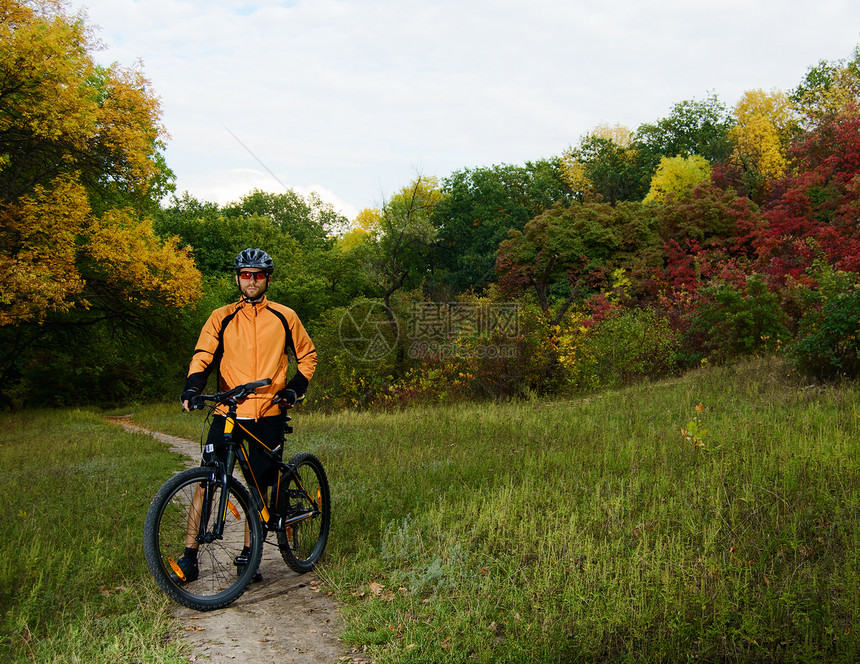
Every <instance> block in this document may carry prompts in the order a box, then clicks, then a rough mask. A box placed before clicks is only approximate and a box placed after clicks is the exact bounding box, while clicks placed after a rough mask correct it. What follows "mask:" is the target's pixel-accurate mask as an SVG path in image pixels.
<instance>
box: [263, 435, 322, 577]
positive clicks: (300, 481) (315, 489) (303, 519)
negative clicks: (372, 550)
mask: <svg viewBox="0 0 860 664" xmlns="http://www.w3.org/2000/svg"><path fill="white" fill-rule="evenodd" d="M289 466H290V468H291V469H292V470H290V471H284V472H282V473H281V478H280V482H279V484H278V486H277V488H276V495H277V503H276V506H275V509H276V511H277V513H278V514H279V515H280V516H281V518H282V520H283V521H282V523H283V527H281V528H279V529H278V546H279V547H280V549H281V556H282V557H283V559H284V562H285V563H287V565H288V566H289V568H290V569H291V570H293V571H294V572H298V573H299V574H304V573H305V572H310V571H311V570H312V569H313V568H314V565H316V564H317V562H318V561H319V559H320V557H321V556H322V554H323V551H324V550H325V545H326V542H327V541H328V531H329V526H330V524H331V496H330V494H329V486H328V478H327V477H326V474H325V470H323V466H322V463H320V460H319V459H317V458H316V457H315V456H314V455H313V454H310V453H308V452H301V453H299V454H296V455H295V456H294V457H293V458H292V459H290V463H289Z"/></svg>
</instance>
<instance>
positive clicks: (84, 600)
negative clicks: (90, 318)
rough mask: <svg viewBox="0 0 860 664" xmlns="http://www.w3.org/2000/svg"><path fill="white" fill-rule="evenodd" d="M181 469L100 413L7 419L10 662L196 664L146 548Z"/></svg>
mask: <svg viewBox="0 0 860 664" xmlns="http://www.w3.org/2000/svg"><path fill="white" fill-rule="evenodd" d="M178 467H179V466H178V464H177V460H176V457H175V456H171V455H169V454H167V453H165V451H164V445H162V444H159V443H157V442H156V441H154V440H153V439H152V438H150V437H148V436H140V435H129V434H126V433H124V432H122V430H121V429H120V428H119V427H118V426H116V425H112V424H108V423H106V422H105V421H104V420H103V419H102V418H101V417H100V416H99V415H98V414H95V413H88V412H84V411H77V410H68V411H59V410H58V411H40V412H30V413H24V414H17V415H6V416H5V417H4V420H3V427H2V428H0V468H2V472H0V496H2V509H0V533H2V539H0V661H3V662H87V663H88V664H89V663H100V662H105V663H112V664H114V663H116V662H131V661H135V662H137V661H140V662H142V661H146V662H181V661H185V660H184V658H183V657H182V656H181V655H182V650H183V649H182V645H181V643H180V642H178V641H173V640H171V639H170V630H171V623H170V620H169V613H168V612H167V611H166V610H165V609H166V605H167V603H166V601H165V599H164V598H163V596H162V595H161V594H160V593H158V592H156V589H155V586H154V583H152V582H151V580H150V579H149V575H148V573H147V571H146V565H145V563H144V561H143V553H142V547H141V532H142V529H143V518H144V515H145V512H146V508H147V506H148V504H149V501H150V500H151V498H152V495H153V494H154V493H155V491H156V489H157V488H158V487H159V486H160V485H161V483H162V482H163V481H164V479H165V478H166V477H169V476H170V474H171V473H172V472H173V471H174V470H176V469H177V468H178Z"/></svg>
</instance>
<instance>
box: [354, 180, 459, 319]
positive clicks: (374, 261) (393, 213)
mask: <svg viewBox="0 0 860 664" xmlns="http://www.w3.org/2000/svg"><path fill="white" fill-rule="evenodd" d="M444 198H445V195H444V194H443V193H442V191H441V189H440V188H439V181H438V180H437V179H436V178H435V177H426V176H423V175H420V176H418V177H417V178H416V179H415V180H414V181H413V182H412V183H411V184H410V185H408V186H406V187H403V188H402V189H401V190H400V191H399V192H397V193H396V194H395V195H393V196H392V197H391V198H390V199H389V200H388V201H386V202H385V204H384V205H383V206H382V209H381V210H364V211H363V212H362V213H361V215H360V217H359V219H360V220H361V222H362V223H363V226H364V230H365V232H366V236H365V237H364V240H363V242H361V243H360V245H359V247H357V249H356V251H358V255H359V256H361V261H362V263H363V265H364V266H365V270H366V271H367V275H368V278H369V281H370V283H371V284H373V287H374V289H375V291H376V293H377V294H378V295H379V296H380V297H381V298H382V300H383V302H384V303H385V306H386V310H387V311H388V312H389V315H390V311H391V296H392V295H394V293H396V292H397V291H399V290H400V289H401V288H403V287H404V285H407V284H411V285H412V286H413V287H415V286H419V285H420V284H421V282H422V281H423V280H424V278H425V277H426V276H427V269H426V266H427V264H428V256H429V253H430V250H431V247H432V246H433V244H435V242H436V241H437V236H438V229H437V228H436V227H435V226H434V225H433V223H432V221H431V218H432V215H433V211H434V209H435V208H436V206H438V205H439V204H440V203H441V202H442V201H443V200H444ZM392 323H393V320H392Z"/></svg>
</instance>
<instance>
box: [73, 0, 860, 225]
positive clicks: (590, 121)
mask: <svg viewBox="0 0 860 664" xmlns="http://www.w3.org/2000/svg"><path fill="white" fill-rule="evenodd" d="M812 5H813V3H810V2H809V1H808V0H802V1H800V0H589V1H584V0H569V1H564V0H495V1H492V2H491V1H490V0H423V1H422V2H416V1H415V0H292V1H288V2H282V1H281V2H279V1H276V0H247V1H242V0H238V1H230V0H69V7H68V8H69V10H70V11H71V12H73V13H74V12H76V11H79V10H84V11H85V12H86V20H87V23H88V25H90V26H92V27H95V28H96V29H97V30H96V36H97V38H98V39H99V40H100V42H101V49H100V50H97V51H95V52H94V53H93V55H94V57H95V59H96V60H97V61H98V62H99V63H101V64H105V65H109V64H111V63H118V64H119V65H121V66H124V67H132V66H136V65H138V64H139V66H140V67H141V68H142V71H143V73H144V75H145V76H146V78H147V79H148V80H149V81H150V83H151V85H152V90H153V91H154V93H155V95H156V96H157V97H158V98H159V99H160V102H161V109H162V123H163V125H164V126H165V129H166V131H167V133H168V135H169V138H168V141H167V148H166V151H165V157H166V160H167V165H168V166H169V167H170V168H171V169H172V170H173V172H174V173H175V175H176V187H177V193H178V194H181V193H182V192H185V191H187V192H188V193H189V194H191V195H192V196H194V197H195V198H197V199H198V200H204V201H211V202H216V203H218V204H219V205H224V204H226V203H229V202H232V201H236V200H238V199H239V198H241V197H242V196H244V195H245V194H247V193H249V192H250V191H252V190H253V189H255V188H256V189H261V190H263V191H268V192H272V193H281V192H283V191H285V189H286V188H289V189H293V190H294V191H296V192H297V193H299V194H302V195H304V196H307V195H308V194H309V193H310V192H311V191H315V192H316V193H317V194H318V195H319V196H320V197H321V198H322V199H323V200H324V201H326V202H328V203H331V204H332V205H333V206H334V207H335V208H336V209H337V210H339V211H340V212H342V213H343V214H344V215H346V216H347V217H348V218H350V219H352V218H354V217H355V215H356V214H357V213H358V212H359V211H360V210H361V209H363V208H366V207H379V206H381V205H382V203H383V202H384V201H385V200H386V199H387V198H389V197H390V196H391V195H393V194H395V193H397V192H398V191H399V190H400V189H401V188H402V187H404V186H407V185H408V184H409V183H410V182H411V181H412V180H414V179H415V177H416V176H418V175H423V176H437V177H439V178H440V179H441V178H444V177H446V176H448V175H450V174H451V173H453V172H455V171H460V170H464V169H466V168H480V167H487V166H492V165H494V164H502V163H505V164H524V163H525V162H527V161H536V160H539V159H543V158H549V157H553V156H557V155H560V154H561V153H563V152H564V151H565V150H566V149H567V148H568V147H570V146H576V145H578V143H579V141H580V139H581V138H582V137H583V136H584V135H586V134H588V133H589V132H590V131H591V130H592V129H594V128H595V127H596V126H598V125H600V124H610V125H614V124H620V125H624V126H626V127H628V128H630V129H634V130H635V129H636V128H637V127H638V126H640V125H641V124H643V123H653V122H656V121H657V120H659V119H660V118H662V117H665V116H667V115H669V113H671V110H672V107H673V106H674V105H675V104H677V103H678V102H681V101H684V100H690V99H700V100H701V99H705V98H707V97H708V96H709V94H711V93H714V94H716V95H717V96H718V97H719V99H720V100H721V101H722V102H723V103H724V104H725V105H726V106H727V107H729V108H731V107H733V106H734V105H735V103H736V102H737V101H738V100H739V99H740V97H741V95H742V94H743V93H744V92H745V91H747V90H753V89H764V90H776V89H778V90H785V91H788V90H791V89H793V88H795V87H796V86H797V85H798V84H799V83H800V81H801V80H802V78H803V76H804V74H805V73H806V71H807V70H808V68H809V67H811V66H813V65H815V64H816V63H818V62H819V61H820V60H842V59H846V58H849V57H851V56H852V54H853V51H854V49H855V47H856V46H858V44H860V2H857V0H817V1H816V3H814V8H813V6H812Z"/></svg>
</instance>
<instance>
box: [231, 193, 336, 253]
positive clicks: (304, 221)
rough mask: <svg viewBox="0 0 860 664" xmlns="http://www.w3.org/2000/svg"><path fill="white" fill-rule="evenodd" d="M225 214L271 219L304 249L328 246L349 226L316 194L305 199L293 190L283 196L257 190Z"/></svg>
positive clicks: (311, 194) (232, 206)
mask: <svg viewBox="0 0 860 664" xmlns="http://www.w3.org/2000/svg"><path fill="white" fill-rule="evenodd" d="M222 213H223V214H224V215H225V216H227V217H239V218H243V217H268V218H269V219H271V220H272V222H273V223H274V224H275V226H276V227H277V228H278V229H280V230H281V231H282V232H285V233H289V234H290V235H291V236H292V237H293V238H295V239H296V240H297V241H298V242H299V244H301V245H302V246H303V247H310V246H314V247H323V246H326V245H327V244H328V243H330V241H331V239H332V238H333V237H334V236H336V235H340V234H341V233H343V232H344V231H345V230H346V229H347V227H348V226H349V221H348V220H347V219H346V217H344V216H343V215H342V214H340V213H339V212H337V211H336V210H335V209H334V207H333V206H332V205H330V204H328V203H324V202H323V201H322V199H320V197H319V195H318V194H316V193H315V192H311V193H310V194H309V195H308V196H307V197H302V196H301V195H300V194H297V193H296V192H295V191H293V190H291V189H290V190H288V191H286V192H284V193H283V194H271V193H266V192H263V191H259V190H254V191H252V192H251V193H250V194H248V195H246V196H243V197H242V198H241V199H240V200H239V201H238V202H237V203H232V204H230V205H227V206H224V207H223V208H222Z"/></svg>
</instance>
